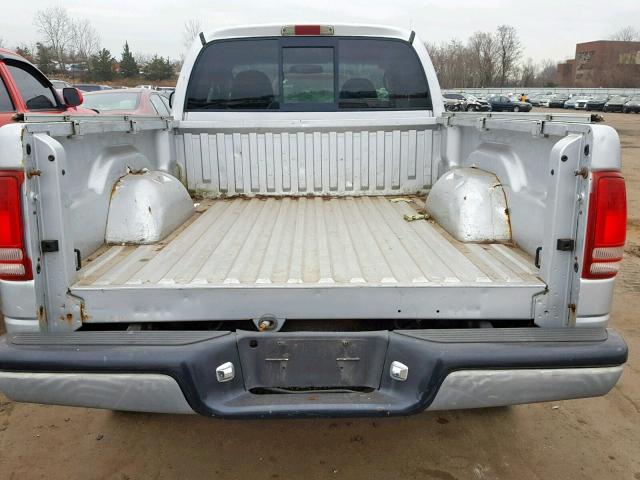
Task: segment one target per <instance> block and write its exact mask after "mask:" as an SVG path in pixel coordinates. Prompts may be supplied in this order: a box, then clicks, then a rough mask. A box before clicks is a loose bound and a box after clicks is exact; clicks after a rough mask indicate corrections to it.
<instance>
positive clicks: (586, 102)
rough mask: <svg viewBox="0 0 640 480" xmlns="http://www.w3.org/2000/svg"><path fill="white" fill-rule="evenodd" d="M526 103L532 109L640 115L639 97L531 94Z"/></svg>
mask: <svg viewBox="0 0 640 480" xmlns="http://www.w3.org/2000/svg"><path fill="white" fill-rule="evenodd" d="M527 102H529V103H531V105H533V106H534V107H549V108H564V109H567V110H586V111H588V112H591V111H599V112H623V113H640V95H637V96H630V95H580V94H577V95H569V94H564V93H558V94H555V95H550V94H533V95H531V96H530V97H529V98H527Z"/></svg>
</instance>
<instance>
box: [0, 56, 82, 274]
mask: <svg viewBox="0 0 640 480" xmlns="http://www.w3.org/2000/svg"><path fill="white" fill-rule="evenodd" d="M81 104H82V94H81V93H80V92H79V91H78V90H77V89H76V88H73V87H63V88H62V91H61V93H60V94H58V92H56V90H55V88H54V86H53V84H52V83H51V81H49V79H47V77H45V76H44V74H43V73H42V72H41V71H40V70H38V69H37V68H36V67H35V66H34V65H32V64H31V63H30V62H28V61H27V60H26V59H25V58H23V57H21V56H20V55H17V54H16V53H14V52H11V51H9V50H5V49H3V48H0V127H1V126H3V125H6V124H8V123H14V122H17V121H19V120H20V119H21V116H22V115H23V114H25V113H49V114H66V115H68V114H70V113H82V114H90V113H93V112H90V111H88V110H85V109H82V108H78V107H79V106H80V105H81ZM4 148H5V147H4V146H2V145H0V151H3V154H4V152H5V151H4V150H3V149H4ZM1 162H2V161H1V160H0V164H1ZM1 173H2V172H0V175H1ZM1 201H2V200H1V198H0V203H1ZM3 228H5V226H3V225H2V223H0V231H2V232H3V230H2V229H3ZM0 237H2V235H1V234H0ZM0 251H1V248H0ZM1 258H3V257H2V253H0V259H1ZM0 270H1V269H0Z"/></svg>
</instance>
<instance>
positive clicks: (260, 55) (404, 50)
mask: <svg viewBox="0 0 640 480" xmlns="http://www.w3.org/2000/svg"><path fill="white" fill-rule="evenodd" d="M429 109H431V98H430V97H429V88H428V85H427V80H426V77H425V74H424V70H423V68H422V64H421V62H420V59H419V58H418V56H417V54H416V52H415V51H414V49H413V47H412V46H411V45H410V44H409V43H407V42H404V41H399V40H391V39H377V38H340V37H332V38H326V39H325V38H317V37H312V38H306V39H300V38H264V39H238V40H223V41H218V42H212V43H209V44H208V45H207V46H206V47H205V48H204V49H203V51H202V53H201V54H200V56H199V57H198V60H197V61H196V64H195V66H194V69H193V72H192V74H191V79H190V81H189V87H188V89H187V98H186V104H185V110H187V111H212V110H214V111H216V110H217V111H220V110H250V111H274V110H275V111H336V110H351V111H353V110H429Z"/></svg>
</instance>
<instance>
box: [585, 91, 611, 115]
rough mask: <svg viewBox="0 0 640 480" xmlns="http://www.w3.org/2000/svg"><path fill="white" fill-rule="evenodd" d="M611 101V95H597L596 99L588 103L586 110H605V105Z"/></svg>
mask: <svg viewBox="0 0 640 480" xmlns="http://www.w3.org/2000/svg"><path fill="white" fill-rule="evenodd" d="M608 101H609V95H596V96H595V97H594V98H592V99H591V100H589V101H588V102H587V106H586V110H587V111H588V112H591V111H594V110H595V111H597V112H601V111H602V110H604V106H605V104H606V103H607V102H608Z"/></svg>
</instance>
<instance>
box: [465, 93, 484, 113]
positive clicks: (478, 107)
mask: <svg viewBox="0 0 640 480" xmlns="http://www.w3.org/2000/svg"><path fill="white" fill-rule="evenodd" d="M462 96H463V97H464V99H465V102H466V103H467V112H490V111H491V105H490V104H489V102H487V101H486V100H485V99H482V98H479V97H477V96H475V95H470V94H468V93H463V94H462Z"/></svg>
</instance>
